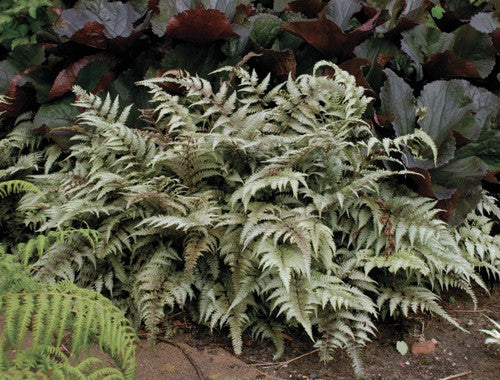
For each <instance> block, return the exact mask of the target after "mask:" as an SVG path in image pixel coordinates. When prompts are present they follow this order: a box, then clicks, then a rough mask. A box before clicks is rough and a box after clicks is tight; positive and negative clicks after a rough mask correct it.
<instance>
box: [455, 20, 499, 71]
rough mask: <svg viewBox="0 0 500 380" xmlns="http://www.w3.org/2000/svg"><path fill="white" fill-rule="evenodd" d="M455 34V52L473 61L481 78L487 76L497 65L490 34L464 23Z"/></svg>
mask: <svg viewBox="0 0 500 380" xmlns="http://www.w3.org/2000/svg"><path fill="white" fill-rule="evenodd" d="M453 34H454V43H453V48H452V50H453V52H455V53H456V54H457V55H459V56H460V57H462V58H465V59H467V60H469V61H471V62H473V63H474V65H475V66H476V68H477V70H478V71H479V75H481V78H486V77H487V76H488V75H489V74H490V73H491V71H492V70H493V67H494V66H495V51H494V49H493V46H492V44H491V39H490V37H489V36H488V34H486V33H482V32H479V31H477V30H476V29H474V28H473V27H472V26H470V25H462V26H461V27H460V28H458V29H457V30H456V31H455V32H453Z"/></svg>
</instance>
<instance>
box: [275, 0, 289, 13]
mask: <svg viewBox="0 0 500 380" xmlns="http://www.w3.org/2000/svg"><path fill="white" fill-rule="evenodd" d="M289 2H290V0H274V2H273V10H274V11H275V12H283V11H284V10H285V8H286V6H287V5H288V3H289Z"/></svg>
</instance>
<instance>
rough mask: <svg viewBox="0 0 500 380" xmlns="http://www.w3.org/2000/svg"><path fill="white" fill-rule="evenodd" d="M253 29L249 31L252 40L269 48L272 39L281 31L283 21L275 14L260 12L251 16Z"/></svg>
mask: <svg viewBox="0 0 500 380" xmlns="http://www.w3.org/2000/svg"><path fill="white" fill-rule="evenodd" d="M251 21H252V24H253V29H252V32H251V33H250V37H251V38H252V40H254V41H255V42H257V43H258V44H259V45H260V46H262V47H263V48H266V49H268V48H270V47H271V45H272V43H273V41H274V40H275V39H276V37H278V35H279V34H280V33H281V25H282V24H283V21H282V20H281V19H280V18H279V17H276V16H273V15H269V14H262V15H259V16H255V17H252V18H251Z"/></svg>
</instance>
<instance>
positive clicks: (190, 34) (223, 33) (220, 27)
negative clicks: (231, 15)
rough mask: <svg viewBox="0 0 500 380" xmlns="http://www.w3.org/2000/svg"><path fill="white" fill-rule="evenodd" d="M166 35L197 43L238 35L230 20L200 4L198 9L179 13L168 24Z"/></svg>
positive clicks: (219, 12)
mask: <svg viewBox="0 0 500 380" xmlns="http://www.w3.org/2000/svg"><path fill="white" fill-rule="evenodd" d="M165 35H166V36H169V37H171V38H176V39H179V40H183V41H188V42H195V43H207V42H213V41H217V40H220V39H224V38H228V37H237V36H238V35H237V34H236V33H235V32H234V31H233V29H231V24H230V23H229V19H228V18H227V17H226V15H225V14H224V13H222V12H221V11H218V10H216V9H205V8H203V6H202V5H201V4H200V6H199V7H198V8H197V9H190V10H188V11H185V12H182V13H179V14H178V15H176V16H174V17H172V18H171V19H170V20H169V21H168V24H167V29H166V31H165Z"/></svg>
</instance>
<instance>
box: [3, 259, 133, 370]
mask: <svg viewBox="0 0 500 380" xmlns="http://www.w3.org/2000/svg"><path fill="white" fill-rule="evenodd" d="M1 260H2V262H1V263H0V265H2V266H4V265H9V266H7V267H6V268H7V270H8V272H7V271H2V272H3V273H5V274H7V276H4V277H3V278H2V279H1V280H0V289H2V293H1V294H0V313H1V314H3V319H4V328H3V331H2V335H3V337H2V342H3V343H2V345H1V347H0V348H1V351H2V352H1V357H2V358H6V356H5V355H6V354H5V353H6V350H12V349H14V350H16V355H15V357H14V358H13V359H11V360H10V359H9V362H8V363H5V362H4V363H2V364H3V365H2V367H3V368H2V369H1V370H2V371H5V373H9V372H10V371H14V372H18V371H19V372H21V371H26V370H33V369H34V370H35V372H34V373H33V375H35V376H36V375H37V374H38V373H40V374H44V376H46V375H48V372H47V373H43V372H37V368H40V370H42V369H43V370H44V371H49V372H50V371H54V372H59V373H61V374H66V376H76V377H75V378H87V377H86V376H95V375H96V373H109V374H111V375H114V376H118V377H120V378H127V379H132V378H133V376H134V372H135V339H136V336H135V333H134V331H133V329H132V328H131V327H130V325H129V322H128V320H127V319H126V318H125V317H124V316H123V315H122V313H121V312H120V311H119V309H117V308H116V307H115V306H113V305H112V304H111V302H110V301H109V300H107V299H106V298H104V297H103V296H101V295H99V294H97V293H95V292H92V291H88V290H85V289H81V288H78V287H77V286H75V285H73V284H71V283H68V282H60V283H58V284H56V285H55V286H43V285H41V284H40V283H35V282H33V280H32V279H31V277H30V274H29V272H28V271H27V270H26V269H24V268H22V267H20V266H19V264H17V265H16V264H9V262H8V261H5V257H2V259H1ZM4 268H5V267H4ZM12 276H14V277H12ZM16 277H17V278H18V280H15V279H16ZM13 279H14V281H13ZM68 331H72V334H71V346H70V347H71V351H72V352H73V353H74V354H75V355H78V353H79V352H80V351H81V350H82V349H83V348H85V347H88V346H89V345H90V344H91V343H93V342H95V343H97V344H98V345H99V346H100V347H101V349H102V350H104V351H105V352H107V353H108V354H109V355H110V356H111V357H112V358H113V359H114V360H115V361H116V364H117V365H118V366H119V368H107V369H106V368H104V367H100V369H99V372H95V371H96V369H91V368H90V367H92V366H90V365H89V363H87V362H85V361H84V362H83V363H80V365H78V366H76V367H74V366H72V365H71V364H70V362H69V359H68V358H67V357H66V356H65V355H64V354H63V353H62V352H61V351H60V350H59V348H58V347H59V346H60V345H61V343H62V340H63V339H64V338H65V335H66V334H67V332H68ZM28 334H29V335H30V336H31V337H32V341H33V343H32V344H31V345H29V346H28V347H27V348H21V345H22V344H23V342H25V339H26V337H27V335H28ZM87 360H88V359H87ZM4 361H5V360H4ZM28 363H30V364H28ZM92 364H96V362H95V360H93V361H92ZM82 370H83V372H82ZM88 371H90V372H88Z"/></svg>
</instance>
